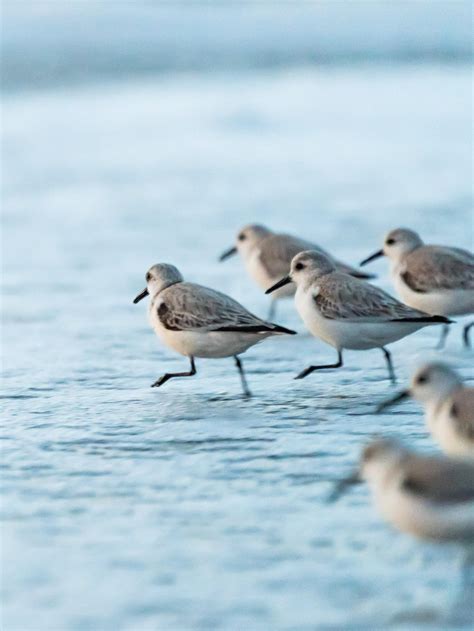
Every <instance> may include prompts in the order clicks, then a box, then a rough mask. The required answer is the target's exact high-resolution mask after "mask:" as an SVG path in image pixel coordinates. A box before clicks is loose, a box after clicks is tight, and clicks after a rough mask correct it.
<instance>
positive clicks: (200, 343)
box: [133, 263, 295, 396]
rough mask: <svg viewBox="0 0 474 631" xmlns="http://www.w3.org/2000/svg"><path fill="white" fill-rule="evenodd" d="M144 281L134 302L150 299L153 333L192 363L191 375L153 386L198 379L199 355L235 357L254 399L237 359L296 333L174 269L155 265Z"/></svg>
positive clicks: (171, 375) (246, 391)
mask: <svg viewBox="0 0 474 631" xmlns="http://www.w3.org/2000/svg"><path fill="white" fill-rule="evenodd" d="M146 283H147V286H146V289H144V290H143V291H142V292H141V293H140V294H138V296H137V297H136V298H135V300H134V301H133V302H134V304H136V303H137V302H139V301H140V300H142V298H145V296H148V295H149V296H150V304H149V308H148V313H149V319H150V323H151V326H152V327H153V329H154V330H155V333H156V334H157V335H158V336H159V337H160V338H161V339H162V341H163V342H164V343H165V344H166V345H167V346H169V347H170V348H172V349H173V350H175V351H176V352H178V353H180V354H181V355H184V356H186V357H189V360H190V362H191V366H190V370H189V372H179V373H166V374H164V375H163V376H161V377H160V378H159V379H158V380H157V381H155V383H153V384H152V387H159V386H162V385H163V384H164V383H165V382H166V381H168V380H169V379H172V378H174V377H191V376H192V375H195V374H196V366H195V358H196V357H212V358H214V357H215V358H217V357H234V359H235V363H236V366H237V369H238V371H239V373H240V377H241V380H242V387H243V390H244V394H245V395H246V396H250V391H249V389H248V386H247V382H246V379H245V373H244V370H243V367H242V362H241V361H240V359H239V357H238V356H239V355H240V354H241V353H243V352H244V351H246V350H247V349H248V348H250V347H251V346H253V345H254V344H257V343H258V342H261V341H262V340H264V339H265V338H267V337H269V336H271V335H281V334H290V335H293V334H295V331H291V330H290V329H286V328H285V327H282V326H279V325H278V324H272V323H271V322H265V321H264V320H261V319H260V318H257V316H254V315H253V314H252V313H250V312H249V311H247V309H245V307H243V306H242V305H241V304H239V303H238V302H236V301H235V300H233V299H232V298H230V297H229V296H227V295H226V294H223V293H221V292H219V291H215V290H213V289H209V288H207V287H202V286H201V285H196V284H194V283H186V282H184V280H183V277H182V275H181V273H180V272H179V270H178V269H176V267H174V265H169V264H166V263H159V264H157V265H153V266H152V267H151V268H150V269H149V270H148V272H147V274H146Z"/></svg>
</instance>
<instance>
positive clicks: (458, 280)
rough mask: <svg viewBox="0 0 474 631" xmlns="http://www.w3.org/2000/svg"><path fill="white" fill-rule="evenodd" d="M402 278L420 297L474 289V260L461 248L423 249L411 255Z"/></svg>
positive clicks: (427, 247)
mask: <svg viewBox="0 0 474 631" xmlns="http://www.w3.org/2000/svg"><path fill="white" fill-rule="evenodd" d="M402 278H403V280H404V282H405V283H406V284H407V285H408V287H410V289H412V290H413V291H415V292H417V293H427V292H430V291H436V290H437V289H474V257H473V256H472V255H471V254H470V253H469V252H467V251H466V250H460V249H458V248H443V247H438V246H426V247H423V248H419V249H417V250H415V251H414V252H412V253H411V254H409V255H408V257H407V259H406V270H405V272H404V273H402Z"/></svg>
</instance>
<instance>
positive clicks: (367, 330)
mask: <svg viewBox="0 0 474 631" xmlns="http://www.w3.org/2000/svg"><path fill="white" fill-rule="evenodd" d="M295 302H296V308H297V310H298V313H299V314H300V316H301V318H302V320H303V322H304V323H305V325H306V326H307V328H308V329H309V331H310V332H311V333H312V334H313V335H314V336H315V337H318V338H320V339H321V340H323V341H324V342H326V343H327V344H330V345H331V346H334V347H335V348H337V349H343V348H347V349H349V350H369V349H371V348H380V347H381V346H384V345H385V344H390V343H391V342H396V341H397V340H399V339H401V338H402V337H405V336H406V335H409V334H410V333H413V332H414V331H417V330H418V329H419V328H421V327H422V326H423V325H422V324H418V323H416V322H354V321H351V322H349V321H343V320H331V319H329V318H325V317H323V316H322V315H321V313H320V312H319V310H318V308H317V306H316V303H315V301H314V298H313V296H312V294H311V292H303V291H302V290H298V291H297V293H296V298H295Z"/></svg>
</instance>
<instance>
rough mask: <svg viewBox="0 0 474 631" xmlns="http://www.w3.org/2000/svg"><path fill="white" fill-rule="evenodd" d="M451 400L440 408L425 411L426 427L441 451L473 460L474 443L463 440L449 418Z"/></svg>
mask: <svg viewBox="0 0 474 631" xmlns="http://www.w3.org/2000/svg"><path fill="white" fill-rule="evenodd" d="M451 405H452V400H451V398H448V400H447V401H445V403H444V404H443V405H441V406H438V407H435V406H433V407H430V408H428V409H427V411H426V425H427V427H428V429H429V431H430V433H431V435H432V437H433V438H434V440H435V441H436V442H437V443H438V445H439V446H440V447H441V449H442V450H443V451H444V452H445V453H446V454H448V455H449V456H453V457H463V458H464V457H469V458H474V443H473V442H472V441H469V440H468V439H466V438H463V437H462V436H461V435H460V434H459V433H458V431H457V429H456V425H455V423H454V422H453V419H452V418H451V416H450V409H451Z"/></svg>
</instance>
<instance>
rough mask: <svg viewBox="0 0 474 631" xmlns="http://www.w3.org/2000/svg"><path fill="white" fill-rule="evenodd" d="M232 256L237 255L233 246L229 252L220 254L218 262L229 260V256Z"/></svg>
mask: <svg viewBox="0 0 474 631" xmlns="http://www.w3.org/2000/svg"><path fill="white" fill-rule="evenodd" d="M234 254H237V248H236V247H235V245H234V246H233V247H232V248H230V249H229V250H226V251H225V252H222V254H221V255H220V257H219V261H225V260H226V259H228V258H230V257H231V256H234Z"/></svg>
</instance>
